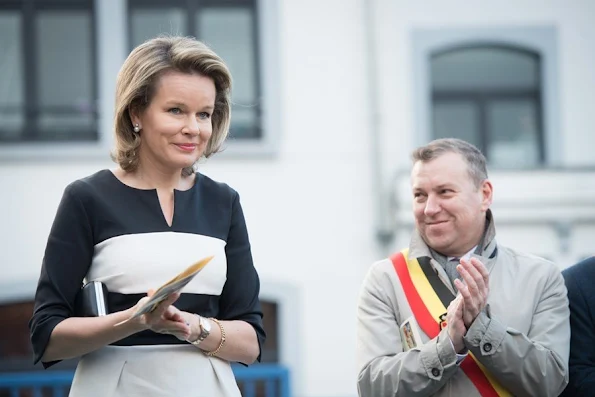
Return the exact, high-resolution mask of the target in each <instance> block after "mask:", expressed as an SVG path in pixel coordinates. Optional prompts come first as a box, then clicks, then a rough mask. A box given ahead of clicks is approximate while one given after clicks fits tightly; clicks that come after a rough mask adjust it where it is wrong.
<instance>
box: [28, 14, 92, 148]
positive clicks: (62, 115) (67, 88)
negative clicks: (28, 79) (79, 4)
mask: <svg viewBox="0 0 595 397" xmlns="http://www.w3.org/2000/svg"><path fill="white" fill-rule="evenodd" d="M36 23H37V37H36V43H37V60H38V61H37V62H38V63H37V67H36V70H37V78H38V85H37V94H38V101H39V118H38V120H37V122H38V128H39V129H40V130H41V132H40V137H39V138H40V139H41V140H44V139H54V138H56V133H58V132H59V133H61V134H62V133H65V134H70V136H72V135H73V133H76V132H77V131H78V132H80V133H88V132H89V131H91V130H95V128H96V127H95V119H96V116H95V113H94V112H95V98H94V94H93V70H94V65H93V58H92V55H93V54H92V48H93V45H92V44H93V43H92V37H91V34H92V32H91V26H92V24H91V15H90V13H89V12H88V11H62V10H61V11H43V12H39V13H38V17H37V19H36Z"/></svg>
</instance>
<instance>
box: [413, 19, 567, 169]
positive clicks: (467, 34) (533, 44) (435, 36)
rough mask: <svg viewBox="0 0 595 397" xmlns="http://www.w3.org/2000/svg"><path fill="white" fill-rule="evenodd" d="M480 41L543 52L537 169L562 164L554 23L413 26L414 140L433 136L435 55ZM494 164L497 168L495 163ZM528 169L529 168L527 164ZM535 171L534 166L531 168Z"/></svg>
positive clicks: (478, 43) (488, 44)
mask: <svg viewBox="0 0 595 397" xmlns="http://www.w3.org/2000/svg"><path fill="white" fill-rule="evenodd" d="M477 45H487V46H494V45H498V46H503V47H506V48H518V49H523V50H528V51H530V52H534V53H537V54H539V56H540V58H541V70H540V76H539V82H540V88H541V92H540V94H541V107H540V108H539V109H538V110H537V112H538V115H537V117H538V122H539V123H542V124H541V125H540V126H539V127H542V128H541V131H542V134H541V137H542V138H541V140H542V142H541V144H540V146H541V149H540V151H541V156H542V161H541V164H538V165H536V166H535V167H534V168H536V169H542V168H552V167H560V166H562V161H563V150H561V149H562V144H563V140H562V136H561V134H560V133H559V131H560V127H559V125H560V120H559V117H560V116H559V107H558V101H559V99H558V98H559V91H558V78H559V73H558V64H557V61H558V48H557V30H556V28H555V27H554V26H523V27H515V28H511V27H492V28H451V29H449V28H441V29H415V30H414V31H413V33H412V53H413V54H412V62H413V65H412V73H413V76H412V77H413V82H414V88H415V89H414V112H415V113H414V114H415V120H414V123H415V124H414V125H415V131H416V133H415V134H414V137H413V139H414V144H415V145H416V146H420V145H424V144H426V143H427V142H428V141H430V140H431V139H432V136H433V135H432V128H431V124H432V122H433V121H432V100H433V92H432V87H431V59H432V58H431V57H432V55H433V54H437V53H441V52H444V51H448V50H450V49H453V48H465V47H470V46H477ZM492 168H495V169H499V167H498V165H497V164H495V165H494V166H492ZM507 169H509V168H507ZM523 169H527V167H523ZM529 169H531V167H529Z"/></svg>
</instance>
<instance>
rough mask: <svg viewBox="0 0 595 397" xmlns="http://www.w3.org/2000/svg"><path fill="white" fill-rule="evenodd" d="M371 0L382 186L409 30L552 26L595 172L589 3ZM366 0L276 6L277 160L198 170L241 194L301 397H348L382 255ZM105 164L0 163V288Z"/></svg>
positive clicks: (400, 99)
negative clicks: (372, 277)
mask: <svg viewBox="0 0 595 397" xmlns="http://www.w3.org/2000/svg"><path fill="white" fill-rule="evenodd" d="M371 3H373V4H375V5H376V6H375V14H374V15H375V18H376V21H377V22H376V25H375V26H376V44H377V53H378V54H379V64H378V70H377V72H378V73H379V76H380V78H379V81H380V85H379V87H378V88H379V97H378V101H377V102H378V104H379V109H378V111H379V113H380V118H379V119H378V120H377V121H378V128H379V132H380V133H381V136H382V143H383V151H382V153H381V154H382V165H383V168H382V170H381V171H382V175H383V177H384V178H385V179H388V178H389V176H390V175H392V174H393V173H394V172H396V170H397V169H406V168H408V167H409V160H408V158H409V157H408V156H409V152H410V151H411V149H412V142H413V141H414V139H413V134H414V131H415V125H414V118H413V114H414V108H413V102H412V100H411V98H412V97H413V96H414V90H415V88H414V87H413V86H412V75H413V71H412V70H411V63H412V62H411V47H410V43H411V35H410V33H411V31H412V29H414V28H418V27H440V26H447V27H448V26H459V25H465V26H467V25H472V26H477V25H480V26H485V25H492V24H493V25H498V26H502V25H518V24H542V23H547V24H554V25H556V26H557V27H558V29H559V43H558V45H559V47H558V48H559V54H560V65H559V70H560V73H561V76H560V80H559V81H560V85H561V86H560V93H561V97H560V98H559V103H560V120H561V127H562V128H561V130H562V131H563V133H564V142H565V145H564V148H563V150H564V157H565V160H566V164H567V165H591V166H592V165H593V160H592V155H591V152H592V148H593V147H594V146H595V138H594V136H595V134H593V132H592V122H591V117H590V116H591V114H590V112H591V113H592V104H593V103H595V90H593V82H595V51H593V49H592V46H590V45H588V43H592V42H593V41H595V25H593V24H592V23H591V20H592V16H593V15H595V3H592V2H590V1H588V0H583V1H574V2H573V4H572V6H570V5H568V4H566V3H563V2H559V1H547V2H544V1H536V0H535V1H530V0H524V1H520V0H519V1H514V2H513V1H509V2H495V3H494V2H491V3H486V2H482V3H481V4H479V3H476V2H468V1H462V0H458V1H450V2H442V1H431V2H429V1H426V2H416V1H414V0H407V1H405V0H402V1H396V0H375V1H374V0H373V1H371ZM364 5H365V1H364V0H325V1H319V0H283V1H281V0H280V13H279V16H280V20H279V27H280V32H279V35H280V36H279V43H280V48H279V53H280V56H281V58H280V62H279V63H280V69H281V70H280V77H281V81H280V82H279V84H280V85H281V87H280V88H281V89H280V91H281V93H282V95H281V98H280V100H279V103H280V107H281V109H280V111H281V116H282V117H281V126H280V130H279V131H278V133H279V134H281V139H280V145H279V150H278V155H277V156H276V157H273V158H262V159H258V158H252V159H250V158H243V159H233V158H230V157H229V156H219V157H217V156H215V157H214V158H212V159H211V160H209V161H208V162H207V163H206V164H204V165H202V166H201V170H202V171H203V172H205V173H206V174H208V175H210V176H211V177H213V178H215V179H218V180H222V181H226V182H228V183H229V184H230V185H231V186H233V187H234V188H236V189H237V190H238V191H239V192H240V195H241V198H242V204H243V206H244V210H245V213H246V218H247V222H248V227H249V232H250V236H251V240H252V245H253V253H254V259H255V263H256V265H257V268H258V270H259V272H260V275H261V278H262V280H263V295H270V296H274V295H278V294H282V293H283V292H282V291H283V290H288V291H292V292H290V294H293V295H291V296H294V297H295V300H296V301H297V302H291V303H292V304H293V305H291V304H290V305H289V308H290V309H291V310H288V311H289V313H288V312H287V311H286V312H284V313H283V316H284V317H286V318H287V320H286V322H285V323H284V324H283V325H282V326H283V327H284V329H286V330H287V332H286V334H287V335H290V336H291V338H288V339H286V340H283V341H282V342H283V347H282V349H283V351H284V355H283V358H284V360H285V362H286V363H287V364H289V365H290V366H291V369H292V371H293V386H294V391H295V393H296V395H297V396H310V397H322V396H328V397H340V396H355V395H356V389H355V382H356V369H355V352H354V350H355V306H356V301H357V294H358V291H359V287H360V283H361V280H362V277H363V274H364V273H365V271H366V269H367V267H368V265H369V264H371V263H372V262H373V261H374V260H376V259H379V257H380V256H381V255H383V254H381V253H380V251H379V250H378V249H377V248H376V242H375V241H374V228H373V219H374V210H375V208H374V205H375V201H374V198H373V196H372V194H371V187H372V169H371V163H372V157H371V154H370V153H371V148H370V137H371V134H373V133H374V132H375V131H371V129H370V125H372V124H371V122H370V112H369V109H368V107H367V103H368V102H367V101H368V98H367V95H368V91H367V78H368V75H367V73H366V63H365V62H366V56H367V52H366V45H365V42H364V28H365V27H364ZM265 78H266V76H265ZM106 90H107V89H106ZM102 125H108V126H109V120H108V121H107V122H105V121H104V122H103V124H102ZM107 167H112V164H111V163H110V162H109V161H108V160H107V159H106V160H105V161H101V160H94V161H88V162H85V161H76V162H71V161H68V160H64V161H62V162H51V163H42V162H35V161H32V162H27V163H24V162H23V163H0V181H1V182H2V184H1V186H2V187H3V192H2V193H3V194H1V195H0V208H2V209H3V214H2V222H0V289H2V288H3V287H5V286H6V288H8V287H9V286H10V285H13V286H15V285H16V286H20V287H18V288H17V289H20V290H22V288H26V287H27V286H31V287H29V288H32V286H33V285H34V284H35V281H36V279H37V276H38V273H39V266H40V262H41V257H42V255H43V250H44V246H45V241H46V238H47V234H48V231H49V227H50V224H51V222H52V219H53V216H54V213H55V209H56V205H57V203H58V201H59V199H60V196H61V193H62V190H63V188H64V187H65V186H66V184H68V183H69V182H70V181H72V180H74V179H76V178H79V177H83V176H85V175H88V174H90V173H92V172H94V171H96V170H97V169H101V168H107ZM579 182H580V181H579ZM589 230H590V229H588V228H587V229H585V228H582V229H577V231H576V235H581V236H585V238H586V236H588V235H589V233H590V231H589ZM511 233H512V232H511ZM510 235H511V236H512V234H510ZM402 241H406V239H404V240H402ZM399 244H401V243H399ZM583 248H585V247H583ZM279 286H281V287H279ZM280 289H281V292H280V291H279V290H280ZM7 290H8V289H5V291H7ZM30 291H31V290H30V289H29V290H28V292H29V293H30ZM13 292H14V294H17V293H18V292H19V291H15V289H14V288H13Z"/></svg>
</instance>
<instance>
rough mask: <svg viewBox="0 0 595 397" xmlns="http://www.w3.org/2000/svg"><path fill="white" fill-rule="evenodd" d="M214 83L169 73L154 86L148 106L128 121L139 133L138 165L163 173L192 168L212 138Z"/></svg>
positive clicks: (202, 78)
mask: <svg viewBox="0 0 595 397" xmlns="http://www.w3.org/2000/svg"><path fill="white" fill-rule="evenodd" d="M216 94H217V92H216V89H215V83H214V82H213V80H212V79H211V78H209V77H205V76H202V75H199V74H188V73H182V72H177V71H170V72H166V73H165V74H163V75H162V76H161V77H160V78H159V80H158V81H157V83H156V87H155V94H154V96H153V98H152V100H151V103H149V106H148V107H147V108H146V109H145V110H144V111H143V112H140V113H138V114H133V113H132V112H131V119H132V122H133V123H134V124H138V125H139V127H140V129H141V131H140V137H141V145H140V149H139V156H140V164H141V165H143V164H145V165H146V164H154V165H155V166H157V167H159V168H161V169H163V170H164V171H165V170H181V169H182V168H185V167H190V166H192V165H193V164H194V163H195V162H196V161H197V160H198V159H199V158H200V157H201V156H202V155H203V153H204V151H205V149H206V146H207V143H208V142H209V139H210V138H211V134H212V132H213V126H212V122H211V116H212V114H213V110H214V109H215V96H216Z"/></svg>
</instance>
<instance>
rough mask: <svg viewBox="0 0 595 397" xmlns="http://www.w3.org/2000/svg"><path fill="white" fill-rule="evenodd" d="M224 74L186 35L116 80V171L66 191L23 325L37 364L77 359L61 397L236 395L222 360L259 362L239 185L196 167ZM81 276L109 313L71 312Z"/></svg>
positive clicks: (222, 131) (149, 48)
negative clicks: (191, 268) (176, 289)
mask: <svg viewBox="0 0 595 397" xmlns="http://www.w3.org/2000/svg"><path fill="white" fill-rule="evenodd" d="M230 89H231V75H230V73H229V70H228V68H227V67H226V65H225V64H224V63H223V61H222V60H221V59H220V58H219V57H218V56H217V55H216V54H215V53H214V52H213V51H212V50H210V49H209V48H208V47H207V46H205V45H204V44H202V43H201V42H199V41H197V40H194V39H192V38H183V37H160V38H156V39H153V40H150V41H148V42H146V43H144V44H142V45H140V46H139V47H137V48H136V49H134V50H133V51H132V53H131V54H130V55H129V56H128V58H127V59H126V61H125V63H124V65H123V66H122V69H121V70H120V73H119V75H118V81H117V90H116V111H115V142H116V145H115V150H114V152H113V158H114V160H115V161H116V162H117V164H118V166H119V167H117V168H116V169H114V170H102V171H99V172H97V173H95V174H93V175H91V176H89V177H87V178H84V179H81V180H77V181H75V182H73V183H71V184H70V185H69V186H68V187H67V188H66V189H65V191H64V195H63V197H62V201H61V203H60V205H59V208H58V211H57V214H56V218H55V220H54V223H53V226H52V229H51V232H50V236H49V238H48V243H47V247H46V251H45V256H44V259H43V264H42V269H41V276H40V279H39V284H38V287H37V292H36V296H35V309H34V314H33V317H32V319H31V322H30V329H31V340H32V344H33V348H34V353H35V361H36V362H39V361H41V362H42V363H43V364H44V366H45V367H49V366H51V365H53V364H55V363H56V362H58V361H60V360H63V359H68V358H74V357H82V358H81V360H80V362H79V364H78V367H77V370H76V373H75V377H74V381H73V384H72V387H71V392H70V395H71V396H75V397H76V396H85V397H94V396H102V397H110V396H132V395H142V396H143V397H151V396H166V395H167V396H209V397H216V396H222V397H223V396H225V397H227V396H239V395H240V392H239V390H238V387H237V385H236V382H235V379H234V376H233V372H232V370H231V366H230V362H240V363H243V364H246V365H247V364H250V363H252V362H254V361H256V360H258V359H259V357H260V346H261V345H262V343H263V342H264V339H265V333H264V330H263V327H262V312H261V309H260V304H259V299H258V294H259V288H260V284H259V278H258V274H257V272H256V270H255V268H254V266H253V263H252V256H251V252H250V243H249V240H248V233H247V229H246V224H245V221H244V216H243V213H242V208H241V206H240V201H239V196H238V193H237V192H236V191H235V190H233V189H232V188H230V187H229V186H228V185H226V184H223V183H219V182H215V181H213V180H212V179H210V178H208V177H206V176H205V175H202V174H200V173H199V172H196V171H195V170H194V165H195V164H196V162H197V161H198V160H199V159H200V158H201V157H209V156H211V155H212V154H214V153H216V152H217V151H218V150H219V148H220V147H221V144H222V143H223V142H224V140H225V138H226V136H227V133H228V130H229V124H230ZM207 255H214V259H213V260H212V261H211V262H210V263H209V264H208V265H207V266H206V267H205V268H204V269H203V271H202V272H201V273H200V274H199V275H198V276H197V277H196V278H195V279H194V280H193V281H192V282H191V283H190V284H188V285H187V286H186V288H185V289H184V290H183V293H182V294H181V295H178V296H174V297H172V298H171V299H169V300H167V301H165V302H163V303H162V304H161V305H160V306H159V307H158V308H157V309H156V310H155V311H154V312H152V313H150V314H146V315H143V316H141V317H139V318H136V319H133V320H131V321H128V322H126V323H124V324H122V325H118V326H116V324H118V323H120V322H122V321H124V320H127V319H130V318H131V316H132V315H133V314H134V313H135V311H136V310H137V308H138V307H139V305H141V304H142V303H144V301H146V299H147V297H146V296H147V293H149V294H150V289H151V288H154V287H156V286H159V285H160V284H162V283H163V282H165V281H167V280H168V279H169V278H170V277H171V276H172V275H175V274H177V273H178V272H179V271H181V270H183V269H184V268H185V267H187V266H188V265H190V264H191V263H194V262H195V261H197V260H198V259H201V258H203V257H205V256H207ZM83 280H86V281H101V282H103V283H104V284H105V285H106V286H107V289H108V290H109V293H108V298H107V300H108V307H109V314H107V315H105V316H98V317H77V316H76V314H75V312H74V306H75V299H76V296H77V293H78V292H79V290H80V287H81V284H82V282H83Z"/></svg>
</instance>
